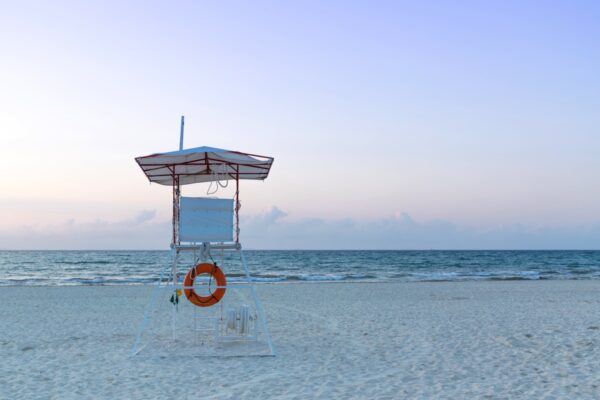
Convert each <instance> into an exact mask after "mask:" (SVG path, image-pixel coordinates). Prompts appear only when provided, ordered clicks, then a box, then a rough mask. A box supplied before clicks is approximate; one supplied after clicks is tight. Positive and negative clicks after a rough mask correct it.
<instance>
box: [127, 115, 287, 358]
mask: <svg viewBox="0 0 600 400" xmlns="http://www.w3.org/2000/svg"><path fill="white" fill-rule="evenodd" d="M183 128H184V117H183V116H182V117H181V131H180V144H179V149H180V150H182V149H183ZM175 169H176V168H175V167H173V171H172V173H173V227H172V228H173V232H172V242H171V268H170V269H171V271H170V277H168V279H166V280H165V272H167V270H168V267H166V268H165V270H163V272H162V273H161V275H160V278H159V281H158V282H157V284H156V286H155V288H154V291H153V294H152V296H151V298H150V300H149V302H148V304H147V306H146V311H145V313H144V318H143V320H142V322H141V324H140V326H139V328H138V332H137V335H136V339H135V342H134V344H133V347H132V349H131V354H132V355H135V354H138V353H139V352H140V351H142V349H143V348H144V346H142V338H143V336H144V332H145V331H146V328H147V327H148V325H149V324H150V323H151V320H152V317H153V315H154V314H155V312H156V309H157V307H158V299H159V298H160V297H161V296H160V294H161V293H165V291H166V293H168V292H171V293H175V291H176V290H178V289H190V288H189V287H184V286H183V282H180V280H179V273H178V270H177V265H178V261H179V259H180V256H181V253H183V252H189V251H191V252H193V254H194V265H195V263H196V261H197V260H196V257H195V254H196V252H198V251H200V259H201V261H206V260H207V259H208V257H209V256H210V252H211V250H213V249H215V250H228V251H234V252H236V253H237V254H238V255H239V258H240V261H241V264H242V267H243V272H244V280H242V281H241V282H236V283H233V284H229V283H228V284H227V285H226V286H225V288H226V289H227V290H236V289H248V290H249V291H250V295H251V298H252V302H253V303H254V310H255V311H256V315H257V319H258V321H257V322H258V326H260V333H261V334H262V335H264V340H265V342H266V345H267V347H268V354H260V355H269V356H274V355H275V348H274V346H273V342H272V340H271V334H270V332H269V327H268V324H267V321H266V316H265V312H264V309H263V307H262V304H261V303H260V301H259V299H258V296H257V293H256V287H255V285H254V282H253V281H252V278H251V276H250V271H249V270H248V265H247V263H246V257H245V255H244V253H243V251H242V245H241V243H240V241H239V238H240V229H239V209H240V202H239V174H238V175H237V176H236V180H235V181H236V191H235V198H234V200H235V202H234V208H235V209H234V212H235V225H234V227H235V241H234V242H231V243H223V242H220V243H213V242H204V243H190V244H185V243H181V241H180V239H179V222H180V220H179V216H180V199H181V192H180V185H179V176H178V175H177V174H176V171H175ZM213 287H214V286H213ZM214 288H218V286H217V287H214ZM192 289H193V288H192ZM182 300H183V301H185V298H183V299H182ZM177 314H178V307H177V306H175V305H174V306H173V307H172V317H171V331H172V332H171V335H172V340H173V342H175V340H176V338H177ZM221 323H222V322H221ZM215 324H216V325H215V329H214V330H215V334H217V333H218V332H219V331H220V327H219V325H218V324H219V321H216V322H215ZM258 326H256V328H258ZM255 333H256V335H255V336H256V337H246V338H237V339H236V338H235V337H228V336H226V335H225V336H223V335H221V336H220V339H222V341H234V340H235V341H248V340H249V339H250V340H254V339H257V338H258V330H255Z"/></svg>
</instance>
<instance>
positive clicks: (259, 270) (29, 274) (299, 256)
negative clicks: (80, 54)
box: [0, 250, 600, 286]
mask: <svg viewBox="0 0 600 400" xmlns="http://www.w3.org/2000/svg"><path fill="white" fill-rule="evenodd" d="M244 253H245V254H246V258H247V261H248V267H249V269H250V272H251V275H252V277H253V279H254V280H255V281H257V282H274V283H277V282H310V281H394V282H395V281H404V282H418V281H469V280H478V281H481V280H537V279H600V251H369V250H356V251H341V250H340V251H334V250H331V251H325V250H321V251H314V250H288V251H276V250H271V251H269V250H246V251H245V252H244ZM232 255H233V254H227V253H225V254H221V253H220V252H216V253H215V254H213V259H214V261H215V262H216V263H217V264H218V265H219V266H220V267H221V268H222V269H223V270H224V271H225V273H226V274H227V275H228V279H229V280H230V281H231V280H233V281H235V280H239V279H240V277H241V276H242V270H241V265H240V263H239V261H238V260H236V259H234V258H232ZM169 260H170V252H169V251H0V286H61V285H143V284H151V283H153V282H156V281H157V280H158V279H159V277H160V275H161V271H163V270H165V269H168V268H169V265H170V264H169ZM192 264H193V259H192V257H191V256H189V257H187V258H184V259H183V260H182V262H181V263H180V265H179V269H180V271H183V272H182V273H185V272H186V271H187V270H188V269H189V268H190V267H191V266H192Z"/></svg>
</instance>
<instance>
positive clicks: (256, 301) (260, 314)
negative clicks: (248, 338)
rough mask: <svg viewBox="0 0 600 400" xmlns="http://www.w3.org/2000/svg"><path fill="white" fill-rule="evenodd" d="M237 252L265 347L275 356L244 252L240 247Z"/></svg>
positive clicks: (263, 312) (265, 319)
mask: <svg viewBox="0 0 600 400" xmlns="http://www.w3.org/2000/svg"><path fill="white" fill-rule="evenodd" d="M238 251H239V252H240V258H241V260H242V265H243V266H244V273H245V274H246V279H247V281H248V284H249V285H250V291H251V293H252V300H254V306H255V307H256V312H257V313H258V319H259V320H260V324H261V326H262V330H263V333H264V335H265V339H266V340H267V345H268V346H269V352H270V353H271V354H270V355H271V356H275V348H274V347H273V341H272V340H271V333H270V332H269V326H268V325H267V318H266V316H265V311H264V310H263V308H262V304H261V303H260V300H258V296H257V294H256V287H255V286H254V284H253V283H252V280H251V278H250V272H249V271H248V265H247V264H246V257H245V256H244V252H243V251H242V248H241V247H240V248H239V250H238Z"/></svg>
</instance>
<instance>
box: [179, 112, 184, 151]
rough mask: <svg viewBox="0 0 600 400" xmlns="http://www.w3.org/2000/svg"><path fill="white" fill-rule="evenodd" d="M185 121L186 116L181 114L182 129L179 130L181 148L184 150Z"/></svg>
mask: <svg viewBox="0 0 600 400" xmlns="http://www.w3.org/2000/svg"><path fill="white" fill-rule="evenodd" d="M184 123H185V117H184V116H183V115H182V116H181V130H180V131H179V150H183V125H184Z"/></svg>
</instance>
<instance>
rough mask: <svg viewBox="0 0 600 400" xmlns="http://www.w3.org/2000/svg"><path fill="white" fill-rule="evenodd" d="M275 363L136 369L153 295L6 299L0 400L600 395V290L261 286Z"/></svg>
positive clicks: (60, 292) (69, 293) (569, 284)
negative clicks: (138, 341) (136, 346)
mask: <svg viewBox="0 0 600 400" xmlns="http://www.w3.org/2000/svg"><path fill="white" fill-rule="evenodd" d="M257 291H258V294H259V296H260V298H261V300H262V302H263V305H264V308H265V311H266V314H267V317H268V321H269V326H270V329H271V334H272V337H273V342H274V344H275V347H276V350H277V356H276V357H258V358H252V357H242V358H216V359H215V358H211V359H206V358H202V357H199V358H193V360H192V362H187V361H186V362H183V361H182V360H181V358H178V357H165V358H160V357H152V356H151V355H142V354H141V355H140V356H135V357H131V356H130V355H129V351H130V348H131V345H132V344H133V341H134V338H135V334H136V332H137V328H138V325H139V323H140V321H141V318H142V316H143V312H144V308H145V306H146V303H147V301H148V300H149V297H150V294H151V292H152V286H66V287H56V286H55V287H51V286H48V287H27V286H19V287H2V288H0V315H2V325H1V328H0V357H1V359H2V363H1V365H0V398H57V399H69V398H81V397H83V398H165V399H167V398H174V397H178V398H198V397H202V398H209V399H221V398H231V399H238V398H284V399H285V398H290V399H292V398H381V399H385V398H388V399H398V398H423V399H426V398H427V399H428V398H454V399H455V398H492V399H495V398H498V399H500V398H579V399H587V398H589V399H592V398H596V397H598V396H600V390H599V387H600V378H599V377H598V374H597V373H596V371H597V365H598V362H597V360H598V359H600V357H599V356H600V281H593V280H579V281H576V280H572V281H571V280H556V281H483V282H477V281H468V282H413V283H406V282H398V283H392V282H385V283H382V282H336V284H335V285H332V284H330V283H321V282H310V283H298V284H296V283H294V284H282V283H278V284H276V285H269V284H261V285H257Z"/></svg>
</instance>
